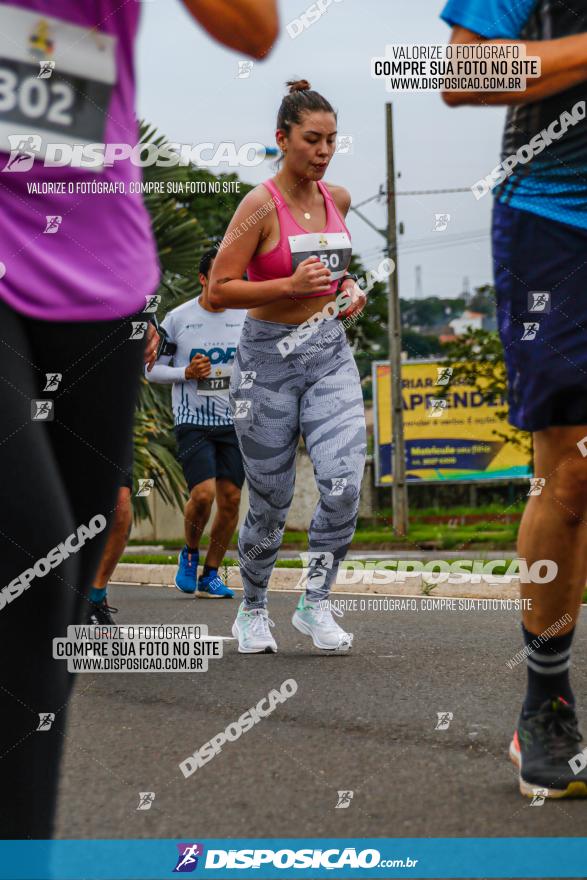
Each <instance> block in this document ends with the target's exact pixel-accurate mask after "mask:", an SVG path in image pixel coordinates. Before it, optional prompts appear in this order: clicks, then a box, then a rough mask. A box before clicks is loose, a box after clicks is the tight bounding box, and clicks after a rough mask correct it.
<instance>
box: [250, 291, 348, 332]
mask: <svg viewBox="0 0 587 880" xmlns="http://www.w3.org/2000/svg"><path fill="white" fill-rule="evenodd" d="M334 299H336V294H335V293H328V294H326V296H308V297H304V298H303V299H295V300H293V299H289V298H284V299H282V300H278V301H277V302H271V303H267V305H266V306H256V307H255V308H254V309H249V312H248V314H249V315H250V316H251V318H257V319H258V320H259V321H273V322H275V323H276V324H302V323H303V322H304V321H307V320H308V318H309V317H310V316H311V315H314V314H315V313H316V312H320V311H321V310H322V309H323V308H324V306H325V305H326V303H329V302H332V301H333V300H334Z"/></svg>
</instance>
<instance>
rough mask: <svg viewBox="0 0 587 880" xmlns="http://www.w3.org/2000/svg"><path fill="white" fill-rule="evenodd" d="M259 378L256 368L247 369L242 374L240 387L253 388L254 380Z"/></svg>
mask: <svg viewBox="0 0 587 880" xmlns="http://www.w3.org/2000/svg"><path fill="white" fill-rule="evenodd" d="M256 378H257V373H256V372H255V370H245V371H244V372H243V373H242V374H241V380H240V384H239V386H238V387H239V388H252V387H253V382H254V380H255V379H256Z"/></svg>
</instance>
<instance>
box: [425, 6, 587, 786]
mask: <svg viewBox="0 0 587 880" xmlns="http://www.w3.org/2000/svg"><path fill="white" fill-rule="evenodd" d="M442 18H443V19H444V21H446V22H447V24H449V25H450V26H451V27H452V29H453V30H452V38H451V42H452V43H475V42H480V41H484V42H490V43H503V42H508V43H512V42H515V43H518V44H524V46H525V49H526V54H527V56H534V57H536V56H537V57H539V58H540V62H541V73H540V76H538V77H536V78H529V79H528V80H527V87H526V89H525V91H523V92H446V93H444V95H443V97H444V100H445V101H446V103H447V104H449V105H450V106H458V105H462V104H475V105H481V106H484V105H489V106H494V105H507V106H508V111H507V117H506V122H505V130H504V135H503V145H502V156H501V163H500V166H498V168H496V169H493V172H494V173H492V172H491V170H490V169H487V172H488V173H487V177H486V179H485V182H483V181H478V182H477V184H475V185H474V186H473V187H472V189H473V192H474V194H475V195H476V197H477V198H480V197H482V196H483V195H485V194H487V193H488V192H489V191H490V190H492V191H493V194H494V197H495V199H494V207H493V258H494V274H495V287H496V293H497V314H498V323H499V331H500V335H501V339H502V343H503V348H504V355H505V361H506V367H507V374H508V385H509V418H510V422H511V423H512V424H513V425H515V426H517V427H518V428H522V429H524V430H526V431H531V432H532V434H533V440H534V473H535V476H536V477H541V478H542V479H543V480H544V481H545V482H544V485H543V487H542V490H541V491H540V492H539V494H535V495H532V496H531V497H530V498H529V501H528V505H527V507H526V510H525V512H524V516H523V519H522V523H521V526H520V533H519V538H518V554H519V556H520V557H521V558H524V559H526V562H527V564H528V566H530V565H531V563H533V562H535V561H536V560H538V559H549V560H553V561H554V562H555V563H556V565H557V576H556V578H555V579H554V581H551V582H550V583H548V584H543V585H540V584H523V585H522V598H524V599H531V600H532V608H531V610H528V611H525V612H524V618H523V626H522V630H523V635H524V640H525V645H526V647H525V650H524V656H525V657H526V661H527V668H528V686H527V692H526V697H525V700H524V704H523V707H522V711H521V714H520V719H519V721H518V725H517V729H516V731H515V733H514V737H513V741H512V744H511V746H510V757H511V759H512V760H513V761H514V763H515V764H516V765H517V766H518V768H519V773H520V790H521V792H522V794H525V795H533V794H535V793H536V791H537V790H538V789H540V790H541V792H542V793H543V794H544V793H546V794H547V795H548V796H549V797H567V796H577V795H579V796H587V772H586V770H585V769H582V770H581V769H578V768H579V764H580V763H581V762H577V761H572V760H571V759H572V758H573V757H575V756H576V755H577V754H578V753H579V752H580V751H581V745H580V741H581V735H580V733H579V731H578V724H577V717H576V714H575V700H574V696H573V691H572V689H571V685H570V681H569V666H570V655H571V642H572V639H573V633H574V628H575V624H576V622H577V618H578V615H579V609H580V605H581V599H582V594H583V591H584V589H585V582H586V580H587V552H586V550H587V548H586V540H587V528H586V514H587V459H586V455H587V448H586V446H585V445H584V444H583V442H582V441H583V439H584V438H587V346H586V345H585V329H586V328H587V295H586V290H587V259H586V254H587V123H586V122H585V104H586V99H587V5H586V4H585V0H564V2H563V0H518V2H516V3H513V2H512V0H449V2H448V3H446V5H445V7H444V9H443V11H442ZM541 482H542V481H541ZM540 488H541V487H540V486H539V487H538V489H540Z"/></svg>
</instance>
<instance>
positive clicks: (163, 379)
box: [145, 358, 187, 385]
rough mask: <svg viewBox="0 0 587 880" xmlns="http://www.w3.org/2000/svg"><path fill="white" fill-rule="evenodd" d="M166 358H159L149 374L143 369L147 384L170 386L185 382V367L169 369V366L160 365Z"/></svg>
mask: <svg viewBox="0 0 587 880" xmlns="http://www.w3.org/2000/svg"><path fill="white" fill-rule="evenodd" d="M163 360H167V358H159V360H158V361H157V363H156V364H155V366H154V367H153V369H152V370H151V372H149V371H148V370H147V368H146V367H145V377H146V378H147V379H148V380H149V382H155V383H158V384H161V385H171V384H173V383H175V382H185V381H187V380H186V377H185V367H171V366H169V364H162V363H161V361H163ZM170 360H171V358H170Z"/></svg>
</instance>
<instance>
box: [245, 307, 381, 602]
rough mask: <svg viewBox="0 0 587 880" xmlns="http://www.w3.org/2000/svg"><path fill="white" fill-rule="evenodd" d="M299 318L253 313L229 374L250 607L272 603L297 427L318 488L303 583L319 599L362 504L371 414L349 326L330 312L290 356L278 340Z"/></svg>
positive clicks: (290, 492) (330, 580)
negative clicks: (244, 497)
mask: <svg viewBox="0 0 587 880" xmlns="http://www.w3.org/2000/svg"><path fill="white" fill-rule="evenodd" d="M295 326H296V325H292V324H277V323H273V322H272V321H260V320H258V319H256V318H250V317H248V316H247V318H246V319H245V323H244V326H243V331H242V334H241V338H240V342H239V345H238V350H237V354H236V358H235V364H234V368H233V374H232V379H231V383H230V403H231V408H232V412H233V415H234V426H235V429H236V432H237V436H238V441H239V445H240V449H241V452H242V455H243V461H244V467H245V473H246V477H247V483H248V489H249V511H248V513H247V516H246V518H245V520H244V522H243V525H242V526H241V529H240V532H239V541H238V550H239V561H240V570H241V575H242V580H243V586H244V592H245V605H246V607H247V608H262V607H264V606H265V605H266V603H267V585H268V582H269V577H270V575H271V571H272V569H273V565H274V563H275V560H276V558H277V552H278V550H279V547H280V545H281V540H282V535H283V528H284V525H285V519H286V515H287V511H288V509H289V506H290V504H291V501H292V498H293V493H294V483H295V460H296V449H297V446H298V441H299V437H300V434H301V436H302V437H303V439H304V442H305V444H306V449H307V450H308V454H309V456H310V458H311V460H312V464H313V467H314V475H315V477H316V483H317V486H318V489H319V492H320V499H319V501H318V504H317V506H316V509H315V511H314V515H313V517H312V521H311V524H310V528H309V532H308V539H309V548H308V549H309V553H310V556H309V562H308V563H306V564H307V566H308V569H309V573H308V579H307V582H306V593H307V595H308V598H310V599H312V600H313V601H316V600H322V599H325V598H326V597H327V596H328V593H329V591H330V587H331V585H332V583H334V581H335V579H336V573H337V570H338V566H339V563H340V561H341V560H342V559H344V557H345V554H346V552H347V550H348V547H349V545H350V543H351V540H352V537H353V534H354V532H355V526H356V521H357V515H358V510H359V493H360V488H361V480H362V476H363V470H364V466H365V452H366V432H365V414H364V407H363V396H362V393H361V385H360V381H359V374H358V370H357V367H356V365H355V362H354V359H353V356H352V354H351V350H350V348H349V345H348V342H347V339H346V334H345V331H344V328H343V327H342V326H341V324H340V322H339V321H337V320H330V321H324V322H322V323H321V324H319V325H318V327H317V328H315V330H314V333H313V335H312V336H311V337H310V339H308V340H307V341H305V342H303V343H302V344H301V345H298V346H297V347H296V348H295V349H294V350H293V351H291V353H289V354H287V355H286V356H285V357H284V356H282V354H281V353H280V351H279V349H278V347H277V344H278V343H279V342H280V341H282V340H283V339H284V337H287V336H288V334H290V333H291V331H292V330H294V329H295ZM282 347H283V343H282ZM290 347H291V346H290Z"/></svg>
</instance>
